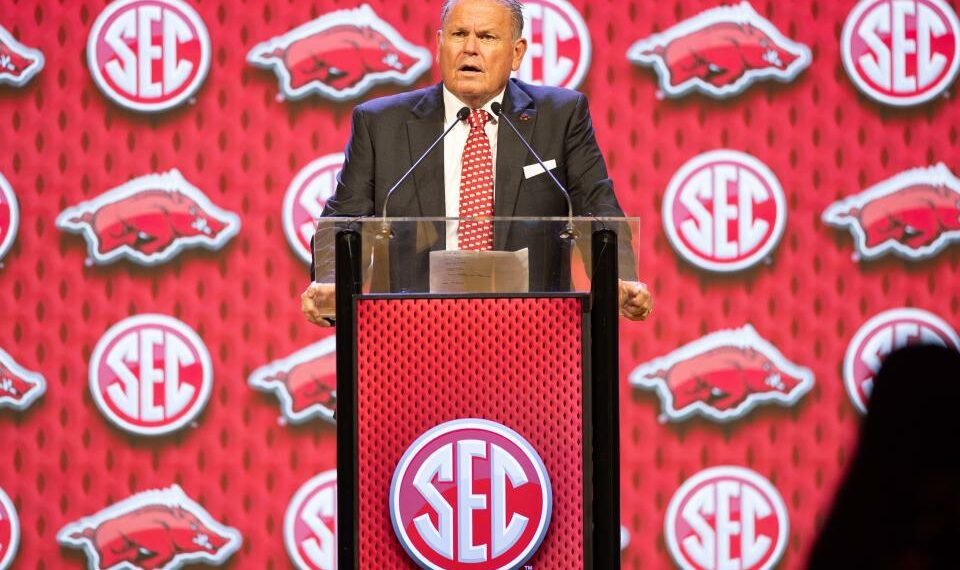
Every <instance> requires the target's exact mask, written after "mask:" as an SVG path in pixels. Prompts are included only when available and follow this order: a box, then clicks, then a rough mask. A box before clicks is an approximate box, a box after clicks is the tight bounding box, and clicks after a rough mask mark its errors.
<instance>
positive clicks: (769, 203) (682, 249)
mask: <svg viewBox="0 0 960 570" xmlns="http://www.w3.org/2000/svg"><path fill="white" fill-rule="evenodd" d="M786 224H787V202H786V198H785V197H784V194H783V188H782V187H781V186H780V181H779V180H777V177H776V176H775V175H774V174H773V172H771V170H770V169H769V168H767V166H766V165H765V164H763V163H762V162H760V161H759V160H757V159H756V158H754V157H752V156H750V155H749V154H746V153H742V152H739V151H735V150H715V151H711V152H706V153H704V154H701V155H700V156H697V157H695V158H693V159H692V160H690V161H689V162H687V163H686V164H684V165H683V166H682V167H681V168H680V170H679V171H677V173H676V174H675V175H674V176H673V179H671V180H670V185H669V186H668V187H667V192H666V195H665V196H664V198H663V226H664V228H665V229H666V232H667V238H668V239H669V240H670V244H671V245H672V246H673V248H674V249H675V250H676V251H677V253H679V254H680V256H681V257H683V258H684V259H685V260H687V261H688V262H690V263H691V264H693V265H695V266H697V267H700V268H701V269H706V270H708V271H715V272H722V273H726V272H733V271H741V270H744V269H748V268H750V267H753V266H754V265H756V264H757V263H759V262H761V261H762V260H763V259H765V258H766V257H767V256H768V255H769V254H770V252H771V251H772V250H773V248H774V247H776V245H777V244H778V243H779V241H780V238H781V237H782V236H783V231H784V228H785V227H786Z"/></svg>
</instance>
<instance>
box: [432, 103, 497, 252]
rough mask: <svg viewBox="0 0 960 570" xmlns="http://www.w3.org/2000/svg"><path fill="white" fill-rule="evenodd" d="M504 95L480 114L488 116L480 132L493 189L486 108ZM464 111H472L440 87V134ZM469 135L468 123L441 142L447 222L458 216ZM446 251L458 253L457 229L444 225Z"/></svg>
mask: <svg viewBox="0 0 960 570" xmlns="http://www.w3.org/2000/svg"><path fill="white" fill-rule="evenodd" d="M505 91H506V89H504V90H503V91H500V93H498V94H497V96H496V97H494V98H493V99H491V100H489V101H487V104H486V105H484V106H483V110H484V111H486V112H487V113H489V114H490V120H489V121H487V124H486V125H484V131H485V132H486V133H487V138H488V139H490V154H491V156H492V157H493V173H494V176H493V178H494V186H496V178H497V176H496V172H497V131H498V125H497V116H496V115H494V114H493V110H492V109H491V108H490V107H491V106H492V105H493V104H494V103H500V104H503V94H504V92H505ZM463 107H467V108H469V109H471V110H472V108H471V107H470V105H467V104H465V103H463V101H461V100H460V99H458V98H457V96H456V95H454V94H453V93H451V92H450V91H449V90H448V89H447V86H446V85H444V86H443V115H444V118H443V128H444V130H446V129H447V127H449V126H450V124H451V123H453V122H456V120H457V111H459V110H460V109H462V108H463ZM469 135H470V122H469V121H463V122H462V123H460V124H459V125H457V126H456V127H454V128H453V130H452V131H450V134H449V135H447V138H445V139H443V186H444V193H443V197H444V204H445V205H446V208H445V213H446V217H448V218H456V217H458V216H459V215H460V173H461V171H462V170H463V149H464V147H466V146H467V137H468V136H469ZM447 249H459V248H458V246H457V225H456V224H453V223H451V224H447Z"/></svg>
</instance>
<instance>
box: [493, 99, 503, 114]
mask: <svg viewBox="0 0 960 570" xmlns="http://www.w3.org/2000/svg"><path fill="white" fill-rule="evenodd" d="M490 110H492V111H493V114H494V115H496V116H498V117H499V116H500V113H501V112H503V105H501V104H500V103H498V102H494V103H493V105H490Z"/></svg>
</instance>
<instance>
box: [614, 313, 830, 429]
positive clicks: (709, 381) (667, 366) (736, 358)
mask: <svg viewBox="0 0 960 570" xmlns="http://www.w3.org/2000/svg"><path fill="white" fill-rule="evenodd" d="M630 383H631V384H633V385H634V386H635V387H637V388H644V389H652V390H656V392H657V394H658V395H659V396H660V401H661V404H662V409H663V415H661V417H660V421H682V420H686V419H688V418H690V417H691V416H693V415H696V414H699V415H702V416H704V417H707V418H710V419H712V420H715V421H718V422H726V421H731V420H735V419H739V418H742V417H743V416H745V415H746V414H747V413H748V412H749V411H750V410H752V409H753V408H755V407H757V406H758V405H761V404H766V403H778V404H781V405H786V406H790V405H793V404H795V403H796V402H797V401H799V400H800V398H801V397H802V396H803V395H804V394H806V393H807V392H809V391H810V389H811V388H812V387H813V373H812V372H811V371H810V370H808V369H807V368H803V367H801V366H797V365H796V364H794V363H792V362H790V361H789V360H787V359H786V358H785V357H784V356H783V354H781V353H780V351H779V350H777V349H776V347H774V346H773V345H772V344H770V342H768V341H767V340H766V339H764V338H763V337H761V336H760V335H759V334H757V331H756V330H755V329H754V328H753V327H752V326H750V325H744V326H742V327H740V328H739V329H735V330H722V331H717V332H714V333H711V334H709V335H707V336H705V337H703V338H701V339H699V340H696V341H694V342H691V343H690V344H687V345H685V346H682V347H680V348H678V349H676V350H674V351H673V352H671V353H670V354H668V355H666V356H662V357H660V358H656V359H654V360H651V361H650V362H648V363H646V364H642V365H640V366H638V367H637V368H636V369H634V371H633V372H631V373H630Z"/></svg>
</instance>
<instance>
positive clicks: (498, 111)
mask: <svg viewBox="0 0 960 570" xmlns="http://www.w3.org/2000/svg"><path fill="white" fill-rule="evenodd" d="M490 110H492V111H493V114H494V115H496V116H497V117H499V118H501V119H503V121H504V122H505V123H507V125H508V126H509V127H510V129H511V130H512V131H513V132H514V133H515V134H516V135H517V138H518V139H520V142H522V143H523V146H525V147H527V150H529V151H530V154H532V155H533V158H535V159H537V162H538V163H539V164H540V167H541V168H543V171H544V172H546V173H547V176H549V177H550V180H553V183H554V184H556V186H557V188H559V189H560V192H562V193H563V197H564V198H566V200H567V229H566V230H564V232H563V233H562V234H560V237H562V238H567V239H570V238H576V237H577V231H576V230H575V229H573V201H572V200H571V199H570V193H569V192H567V189H566V188H564V187H563V184H560V181H559V180H557V177H556V176H554V175H553V172H551V171H550V169H548V168H547V166H546V165H545V164H544V163H543V159H542V158H540V155H539V154H537V151H535V150H533V147H532V146H530V143H528V142H527V139H525V138H523V135H521V134H520V131H518V130H517V127H515V126H514V124H513V122H512V121H511V120H510V119H509V118H507V115H506V114H504V112H503V105H501V104H500V103H494V104H493V105H491V106H490Z"/></svg>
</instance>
